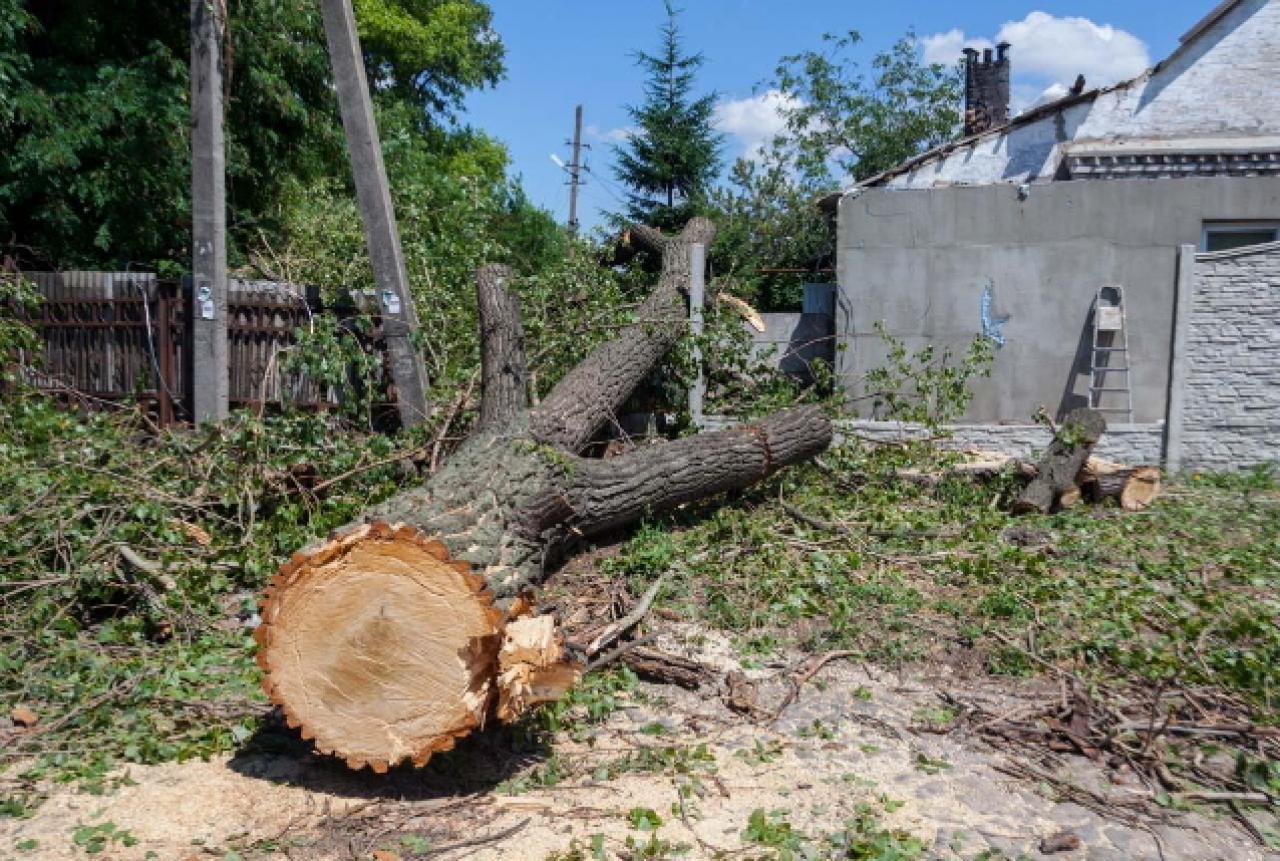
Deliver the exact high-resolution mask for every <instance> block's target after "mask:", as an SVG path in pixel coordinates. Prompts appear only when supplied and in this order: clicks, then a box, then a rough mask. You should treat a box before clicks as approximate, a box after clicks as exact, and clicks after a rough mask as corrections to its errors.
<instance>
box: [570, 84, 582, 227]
mask: <svg viewBox="0 0 1280 861" xmlns="http://www.w3.org/2000/svg"><path fill="white" fill-rule="evenodd" d="M581 184H582V105H578V107H577V109H576V110H575V111H574V112H573V159H572V160H571V161H570V162H569V233H571V234H573V235H574V236H577V235H578V186H580V185H581Z"/></svg>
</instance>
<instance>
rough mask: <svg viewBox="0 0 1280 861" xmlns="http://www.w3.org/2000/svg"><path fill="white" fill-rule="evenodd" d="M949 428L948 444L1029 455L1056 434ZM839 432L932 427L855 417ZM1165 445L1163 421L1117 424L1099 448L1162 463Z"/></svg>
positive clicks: (907, 435)
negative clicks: (855, 418) (1162, 451)
mask: <svg viewBox="0 0 1280 861" xmlns="http://www.w3.org/2000/svg"><path fill="white" fill-rule="evenodd" d="M945 430H946V433H947V434H949V436H947V437H946V438H945V439H942V440H939V441H938V444H939V445H941V446H943V447H945V448H953V449H981V450H983V451H998V452H1004V453H1006V454H1011V455H1016V456H1018V457H1023V458H1029V459H1031V458H1035V457H1037V456H1038V455H1039V454H1040V453H1042V452H1043V451H1044V450H1045V449H1046V448H1047V447H1048V446H1049V441H1050V440H1051V439H1052V436H1053V435H1052V434H1051V433H1050V432H1049V430H1048V428H1046V427H1044V426H1043V425H1027V424H1004V425H999V424H990V425H969V424H966V425H950V426H948V427H947V428H946V429H945ZM837 434H838V435H839V436H840V437H842V438H845V439H848V438H860V439H864V440H874V441H877V442H894V441H899V440H905V439H920V438H922V437H924V436H926V435H927V434H928V431H927V430H925V429H924V428H923V427H920V426H919V425H909V424H903V423H901V422H877V421H866V420H855V421H846V422H840V423H839V424H838V426H837ZM1163 445H1164V423H1163V422H1156V423H1152V424H1115V425H1111V426H1110V427H1108V428H1107V432H1106V434H1105V435H1104V436H1103V437H1102V440H1101V442H1099V443H1098V446H1097V448H1096V449H1095V451H1096V453H1097V455H1098V456H1099V457H1103V458H1107V459H1108V460H1115V461H1119V462H1121V463H1133V464H1158V463H1160V460H1161V450H1162V448H1163Z"/></svg>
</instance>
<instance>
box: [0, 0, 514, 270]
mask: <svg viewBox="0 0 1280 861" xmlns="http://www.w3.org/2000/svg"><path fill="white" fill-rule="evenodd" d="M356 7H357V14H358V20H359V24H360V28H361V33H362V38H363V41H364V44H365V48H366V61H367V63H368V66H369V68H370V70H371V81H372V83H373V88H374V92H375V93H376V94H377V98H378V102H379V107H380V109H381V110H382V115H383V116H385V117H387V118H388V119H387V120H386V122H387V123H388V125H389V131H390V132H391V134H392V136H395V135H402V134H411V133H414V132H417V133H420V134H422V135H425V136H427V140H428V141H429V142H430V143H431V145H432V146H433V147H434V148H435V149H437V150H440V151H442V152H445V151H447V153H448V155H449V157H450V158H455V159H456V158H457V157H458V156H459V155H460V152H461V151H462V150H464V149H467V148H469V147H478V149H479V153H478V155H477V157H476V158H475V159H473V160H471V164H470V168H471V169H473V170H478V169H484V170H486V171H487V172H489V173H490V175H491V176H492V175H493V174H494V173H496V174H497V178H499V179H500V177H501V173H502V170H503V165H504V164H505V155H503V154H502V152H501V149H500V148H499V147H497V146H496V145H495V144H494V143H493V142H492V141H490V140H488V139H486V138H484V137H483V136H481V135H476V134H474V133H463V134H461V135H460V136H459V135H458V134H457V133H456V132H454V131H452V130H451V127H450V126H449V122H450V120H451V119H452V115H453V112H454V111H455V110H456V109H457V108H458V107H460V105H461V100H462V98H463V96H464V95H465V93H466V92H467V91H468V90H470V89H473V88H475V87H481V86H488V85H492V84H494V83H496V82H497V81H498V80H499V79H500V77H501V75H502V74H503V66H502V55H503V48H502V43H501V41H500V40H499V39H498V38H497V36H496V34H495V33H494V31H493V29H492V27H491V26H490V24H491V13H490V10H489V8H488V6H487V5H486V4H485V3H482V2H478V0H359V2H357V4H356ZM187 16H188V7H187V4H185V3H174V2H170V1H169V0H119V2H116V3H112V4H110V8H109V9H108V8H106V7H104V6H103V5H102V4H100V3H95V2H93V0H59V2H56V3H35V2H30V0H25V2H24V0H0V151H3V152H5V153H6V158H5V159H3V160H0V241H5V242H10V243H13V244H17V245H20V246H25V248H23V249H21V250H22V251H23V253H24V256H25V257H27V258H28V259H32V260H39V261H42V262H44V263H46V264H53V265H59V266H73V265H97V266H123V265H126V264H128V263H129V262H130V261H133V262H140V263H146V264H153V265H154V264H157V263H159V264H164V263H168V264H170V265H172V266H178V267H180V266H182V265H183V264H184V261H185V259H186V256H187V247H188V245H189V225H190V215H189V206H190V117H189V107H188V104H189V102H188V99H189V96H188V91H189V71H188V62H189V56H190V47H189V26H188V21H187ZM228 17H229V32H228V38H227V42H228V49H227V60H228V72H227V78H228V81H227V97H228V98H227V107H226V111H227V122H226V131H227V200H228V209H229V213H228V222H229V226H230V228H231V234H232V240H233V242H234V243H236V247H237V248H243V245H244V244H245V242H246V241H248V240H252V239H253V238H255V237H258V236H260V235H261V234H263V233H264V232H265V233H267V234H268V235H270V234H272V233H274V232H275V231H276V230H277V229H278V228H279V223H280V218H281V214H282V213H281V210H282V206H283V201H284V200H285V198H286V196H287V195H286V191H287V188H288V187H289V186H290V185H291V184H298V183H301V184H309V183H314V182H317V181H320V180H321V179H323V178H325V177H341V178H346V177H347V176H348V174H349V168H348V167H347V163H346V156H345V152H344V149H343V138H342V129H341V125H340V123H339V120H338V112H337V104H336V100H335V99H334V96H333V93H332V88H331V73H330V68H329V60H328V55H327V51H326V45H325V40H324V32H323V27H322V25H321V21H320V10H319V3H318V2H315V0H229V2H228ZM463 161H466V159H463ZM495 163H496V164H495ZM495 167H496V171H495V170H494V168H495Z"/></svg>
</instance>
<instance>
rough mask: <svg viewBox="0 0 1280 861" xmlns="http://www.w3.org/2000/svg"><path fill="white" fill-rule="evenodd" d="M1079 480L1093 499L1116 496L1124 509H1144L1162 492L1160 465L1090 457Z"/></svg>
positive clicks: (1101, 499)
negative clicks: (1116, 461) (1137, 464)
mask: <svg viewBox="0 0 1280 861" xmlns="http://www.w3.org/2000/svg"><path fill="white" fill-rule="evenodd" d="M1076 484H1077V485H1079V487H1080V490H1081V493H1082V494H1083V496H1084V498H1085V499H1087V500H1088V501H1090V502H1102V501H1103V500H1106V499H1114V500H1116V502H1118V503H1119V504H1120V507H1121V508H1123V509H1124V510H1125V511H1142V510H1143V509H1145V508H1147V507H1148V506H1149V505H1151V503H1152V502H1153V501H1155V498H1156V497H1157V496H1159V495H1160V491H1161V489H1162V476H1161V473H1160V469H1159V468H1158V467H1154V466H1128V465H1127V464H1123V463H1113V462H1111V461H1105V460H1100V459H1099V458H1095V457H1091V458H1089V460H1088V461H1087V462H1086V463H1085V465H1084V467H1083V468H1082V469H1081V470H1080V474H1079V475H1077V476H1076Z"/></svg>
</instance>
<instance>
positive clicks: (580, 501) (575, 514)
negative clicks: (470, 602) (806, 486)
mask: <svg viewBox="0 0 1280 861" xmlns="http://www.w3.org/2000/svg"><path fill="white" fill-rule="evenodd" d="M830 443H831V422H830V421H828V419H827V417H826V416H825V415H823V413H822V411H821V410H820V409H818V408H817V407H812V406H810V407H800V408H798V409H793V410H786V411H784V412H780V413H775V414H774V415H772V416H770V417H769V418H767V419H764V420H763V421H760V422H758V423H755V424H749V425H741V426H739V427H736V428H731V429H729V430H724V431H720V432H718V433H704V434H699V435H697V436H692V437H686V438H685V439H681V440H676V441H675V442H670V443H665V444H661V445H654V446H647V447H644V448H640V449H637V450H635V451H632V452H630V453H628V454H624V455H620V456H618V457H614V458H610V459H608V460H590V459H581V460H577V459H575V460H574V462H573V463H572V464H571V466H569V467H568V468H567V469H566V471H565V475H564V476H563V478H562V479H561V481H560V482H557V483H555V484H553V485H552V486H550V487H548V488H547V489H546V491H545V492H543V493H542V494H539V496H538V497H536V498H535V499H534V500H533V501H532V502H531V504H529V505H528V506H527V507H526V508H525V509H524V510H523V511H522V512H521V513H520V514H518V515H517V521H518V523H519V524H520V526H521V527H522V528H523V529H525V530H528V531H529V532H530V533H531V534H541V533H543V532H545V531H546V530H549V529H553V528H567V529H569V530H570V531H574V532H578V533H582V534H584V535H592V534H597V533H601V532H605V531H608V530H610V529H613V528H615V527H618V526H622V525H624V524H627V523H630V522H632V521H635V520H639V519H640V518H641V517H643V516H644V515H645V514H646V513H649V512H654V511H662V510H665V509H670V508H674V507H676V506H678V505H681V504H683V503H686V502H693V501H694V500H698V499H703V498H705V497H708V496H713V495H715V494H717V493H723V492H724V491H727V490H736V489H738V488H742V487H746V486H748V485H750V484H753V483H755V482H757V481H759V480H760V479H762V478H765V477H766V476H768V475H770V474H772V473H774V472H776V471H777V470H779V469H781V468H782V467H784V466H787V465H789V464H793V463H797V462H799V461H802V460H805V459H807V458H810V457H812V456H814V455H815V454H819V453H820V452H822V451H824V450H825V449H826V448H827V446H828V445H830Z"/></svg>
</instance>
